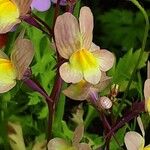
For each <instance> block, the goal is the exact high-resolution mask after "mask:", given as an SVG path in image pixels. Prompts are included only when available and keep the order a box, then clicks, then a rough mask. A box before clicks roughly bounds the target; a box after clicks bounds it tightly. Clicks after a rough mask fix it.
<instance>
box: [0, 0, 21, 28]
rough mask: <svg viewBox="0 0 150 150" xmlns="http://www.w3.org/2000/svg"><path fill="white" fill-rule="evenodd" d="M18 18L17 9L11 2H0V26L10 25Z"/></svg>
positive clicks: (0, 0)
mask: <svg viewBox="0 0 150 150" xmlns="http://www.w3.org/2000/svg"><path fill="white" fill-rule="evenodd" d="M18 18H19V9H18V8H17V6H16V4H14V3H13V2H12V1H11V0H0V25H6V24H11V23H13V22H15V21H16V20H17V19H18Z"/></svg>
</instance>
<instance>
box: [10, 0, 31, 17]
mask: <svg viewBox="0 0 150 150" xmlns="http://www.w3.org/2000/svg"><path fill="white" fill-rule="evenodd" d="M12 1H13V2H14V3H15V4H16V5H17V7H18V9H19V12H20V16H25V15H26V14H27V13H28V12H29V11H30V6H31V3H32V0H12Z"/></svg>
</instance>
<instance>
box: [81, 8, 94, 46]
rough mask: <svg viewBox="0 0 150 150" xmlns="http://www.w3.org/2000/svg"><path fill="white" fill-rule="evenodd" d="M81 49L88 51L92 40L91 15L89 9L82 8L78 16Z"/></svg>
mask: <svg viewBox="0 0 150 150" xmlns="http://www.w3.org/2000/svg"><path fill="white" fill-rule="evenodd" d="M79 23H80V32H81V34H82V40H83V43H82V46H83V48H86V49H90V47H91V44H92V39H93V14H92V12H91V10H90V8H89V7H82V8H81V10H80V16H79Z"/></svg>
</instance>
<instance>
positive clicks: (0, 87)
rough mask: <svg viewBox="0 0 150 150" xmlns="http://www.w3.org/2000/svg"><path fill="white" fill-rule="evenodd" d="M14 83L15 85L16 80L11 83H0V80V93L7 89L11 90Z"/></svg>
mask: <svg viewBox="0 0 150 150" xmlns="http://www.w3.org/2000/svg"><path fill="white" fill-rule="evenodd" d="M15 85H16V81H14V83H11V84H2V83H1V82H0V93H5V92H8V91H9V90H11V89H12V88H13V87H14V86H15Z"/></svg>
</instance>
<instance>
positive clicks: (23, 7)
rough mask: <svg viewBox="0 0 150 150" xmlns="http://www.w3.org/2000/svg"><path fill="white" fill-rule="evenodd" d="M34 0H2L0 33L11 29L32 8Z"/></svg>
mask: <svg viewBox="0 0 150 150" xmlns="http://www.w3.org/2000/svg"><path fill="white" fill-rule="evenodd" d="M31 2H32V0H0V34H2V33H6V32H8V31H10V30H11V29H12V28H13V27H14V26H15V25H16V24H18V23H20V22H21V19H20V18H21V17H22V16H24V15H26V14H27V13H28V11H29V10H30V5H31Z"/></svg>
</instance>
